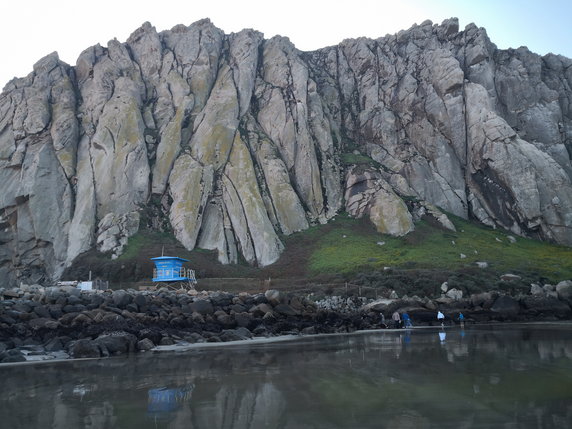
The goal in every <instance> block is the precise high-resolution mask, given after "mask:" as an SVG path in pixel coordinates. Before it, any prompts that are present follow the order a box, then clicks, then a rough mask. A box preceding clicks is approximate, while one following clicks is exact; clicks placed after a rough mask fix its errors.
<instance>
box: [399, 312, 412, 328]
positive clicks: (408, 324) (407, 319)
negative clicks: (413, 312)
mask: <svg viewBox="0 0 572 429" xmlns="http://www.w3.org/2000/svg"><path fill="white" fill-rule="evenodd" d="M402 317H403V324H404V325H405V327H406V328H413V323H411V318H410V317H409V314H407V312H404V313H403V315H402Z"/></svg>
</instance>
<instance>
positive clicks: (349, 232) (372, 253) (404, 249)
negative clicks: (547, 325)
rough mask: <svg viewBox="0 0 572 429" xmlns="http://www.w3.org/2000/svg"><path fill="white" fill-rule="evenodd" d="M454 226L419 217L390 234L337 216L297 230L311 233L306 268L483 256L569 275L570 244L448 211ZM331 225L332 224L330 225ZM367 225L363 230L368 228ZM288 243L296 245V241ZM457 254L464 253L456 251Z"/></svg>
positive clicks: (446, 263) (492, 262) (516, 267)
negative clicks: (409, 228) (405, 230)
mask: <svg viewBox="0 0 572 429" xmlns="http://www.w3.org/2000/svg"><path fill="white" fill-rule="evenodd" d="M450 219H451V220H452V222H453V224H454V225H455V227H456V228H457V231H456V232H453V231H449V230H445V229H443V228H440V227H438V226H437V225H435V224H433V223H429V222H428V221H420V222H418V223H417V224H416V225H415V231H414V232H412V233H410V234H408V235H407V236H405V237H400V238H395V237H390V236H384V235H381V234H378V233H376V232H375V231H374V230H373V228H367V226H366V225H361V226H359V225H358V224H359V223H360V222H362V223H363V221H356V220H353V219H350V218H348V217H342V216H340V217H338V219H336V220H335V221H334V224H335V227H334V228H328V229H329V230H328V231H326V232H322V231H321V229H322V228H323V227H315V228H314V229H313V230H310V231H308V232H303V233H301V234H314V236H315V238H316V246H315V248H314V249H313V251H312V252H311V257H310V260H309V265H308V268H309V271H310V272H311V273H312V274H320V273H328V272H333V271H335V272H339V273H347V274H355V273H357V272H359V271H363V270H365V271H367V270H372V269H383V268H384V267H394V268H404V269H413V268H418V269H430V268H431V269H434V268H437V269H444V270H459V269H463V268H468V267H476V266H477V264H476V262H487V263H488V268H487V269H486V270H489V271H490V270H492V271H495V272H499V273H500V272H521V273H529V274H533V273H537V274H538V275H539V276H541V277H545V278H547V279H550V280H552V281H558V280H564V279H570V278H572V249H571V248H569V247H564V246H557V245H553V244H549V243H544V242H540V241H536V240H531V239H525V238H521V237H518V236H514V235H512V237H513V239H515V240H516V242H514V243H512V242H511V240H509V238H508V236H510V235H511V234H509V233H507V232H506V231H501V230H495V229H492V228H487V227H485V226H482V225H479V224H476V223H473V222H467V221H465V220H463V219H460V218H457V217H455V216H451V215H450ZM332 226H333V225H332ZM368 229H369V230H368ZM290 244H291V245H292V246H296V241H295V240H291V241H290ZM461 255H464V257H463V256H461Z"/></svg>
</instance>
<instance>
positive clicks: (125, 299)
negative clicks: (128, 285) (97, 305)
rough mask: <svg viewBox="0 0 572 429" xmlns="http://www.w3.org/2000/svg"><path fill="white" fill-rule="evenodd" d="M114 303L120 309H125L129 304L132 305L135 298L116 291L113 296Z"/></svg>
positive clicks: (122, 291)
mask: <svg viewBox="0 0 572 429" xmlns="http://www.w3.org/2000/svg"><path fill="white" fill-rule="evenodd" d="M111 297H112V299H113V303H114V304H115V306H116V307H118V308H125V307H126V306H127V304H130V303H131V302H132V301H133V297H132V296H131V295H130V294H129V293H128V292H126V291H124V290H122V289H120V290H114V291H113V293H112V295H111Z"/></svg>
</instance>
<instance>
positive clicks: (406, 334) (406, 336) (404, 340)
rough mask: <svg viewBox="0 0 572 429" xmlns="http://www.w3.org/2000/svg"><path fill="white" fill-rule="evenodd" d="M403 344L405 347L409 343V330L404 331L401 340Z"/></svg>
mask: <svg viewBox="0 0 572 429" xmlns="http://www.w3.org/2000/svg"><path fill="white" fill-rule="evenodd" d="M403 342H404V343H405V345H406V346H407V345H408V344H409V343H410V342H411V331H410V330H409V329H407V330H406V331H405V337H404V338H403Z"/></svg>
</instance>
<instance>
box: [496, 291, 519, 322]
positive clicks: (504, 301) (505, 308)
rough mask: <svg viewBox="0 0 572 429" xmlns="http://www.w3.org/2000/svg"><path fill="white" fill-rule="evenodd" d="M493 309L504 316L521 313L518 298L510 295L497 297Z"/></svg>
mask: <svg viewBox="0 0 572 429" xmlns="http://www.w3.org/2000/svg"><path fill="white" fill-rule="evenodd" d="M491 311H493V312H495V313H497V314H499V315H500V316H502V317H513V316H516V315H517V314H518V313H519V311H520V305H519V303H518V301H517V300H516V299H514V298H512V297H510V296H508V295H501V296H499V297H498V298H497V299H496V301H495V303H494V304H493V306H492V307H491Z"/></svg>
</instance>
